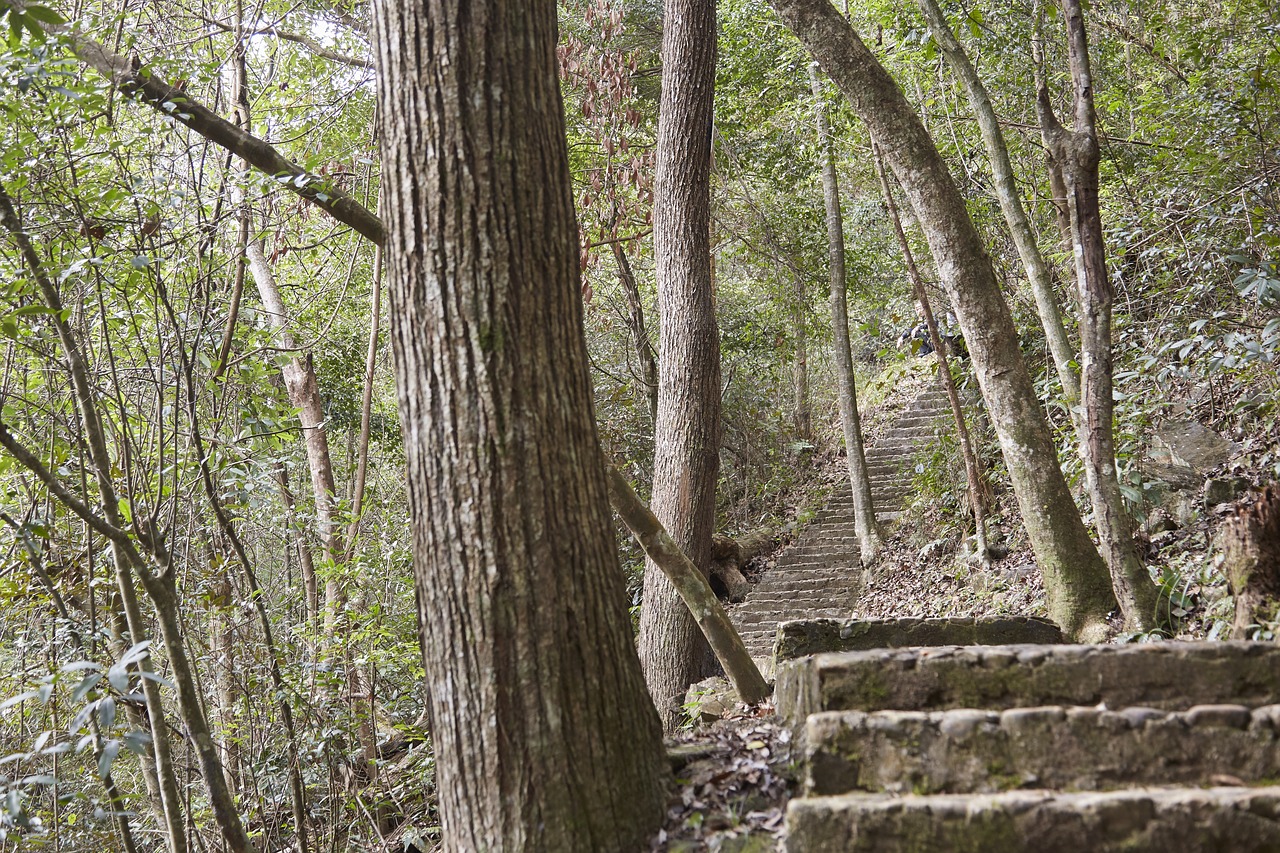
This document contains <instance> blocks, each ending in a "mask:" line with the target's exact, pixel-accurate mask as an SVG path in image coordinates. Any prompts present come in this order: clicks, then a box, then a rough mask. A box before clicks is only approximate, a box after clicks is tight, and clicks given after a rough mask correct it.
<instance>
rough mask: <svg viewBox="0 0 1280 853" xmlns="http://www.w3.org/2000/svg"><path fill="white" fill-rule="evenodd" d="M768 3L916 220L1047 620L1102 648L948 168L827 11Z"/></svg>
mask: <svg viewBox="0 0 1280 853" xmlns="http://www.w3.org/2000/svg"><path fill="white" fill-rule="evenodd" d="M771 2H772V4H773V7H774V8H775V9H776V10H777V11H778V13H779V15H780V16H781V17H782V19H783V21H784V22H785V23H786V24H787V25H788V26H789V27H790V28H791V29H792V30H793V31H794V32H795V33H796V35H798V36H799V37H800V40H801V41H802V42H803V43H804V44H805V45H806V46H807V47H808V48H809V50H810V51H811V52H812V53H813V54H814V56H815V58H817V60H818V62H819V63H820V64H821V65H822V67H823V68H824V69H825V70H826V72H827V74H828V75H830V77H831V78H832V79H833V80H835V82H836V84H837V85H838V86H839V87H840V89H841V90H842V91H843V92H844V94H845V96H846V97H847V98H848V99H849V101H850V104H851V105H852V107H853V109H854V111H855V112H856V113H857V114H858V115H859V116H860V117H861V118H862V120H863V121H864V122H866V124H867V128H868V129H869V130H870V132H871V136H872V137H873V138H874V139H876V140H877V142H879V144H880V146H881V148H882V149H883V151H884V155H885V159H886V161H887V162H888V164H889V166H890V167H891V168H892V169H893V171H894V173H895V174H896V175H897V177H898V181H899V182H900V183H901V184H902V188H903V190H904V192H905V193H906V196H907V198H908V200H909V201H910V202H911V205H912V207H913V208H914V209H915V212H916V216H917V218H918V219H919V220H920V224H921V227H922V228H923V229H924V232H925V237H926V239H927V240H928V243H929V247H930V249H931V250H932V252H933V256H934V259H935V261H936V263H937V267H938V273H939V275H940V276H941V278H942V283H943V286H944V287H945V288H946V290H947V296H948V298H949V299H950V300H951V304H952V306H953V308H954V309H955V311H956V314H957V315H958V317H959V320H960V327H961V330H962V331H963V332H964V336H965V342H966V343H967V344H968V347H969V352H970V355H971V356H972V359H973V365H974V370H975V372H976V373H977V376H978V383H979V385H980V386H981V388H982V393H983V397H984V398H985V400H986V403H987V407H988V410H989V411H990V412H991V417H992V421H993V423H994V425H995V428H996V433H997V435H998V436H999V439H1000V446H1001V450H1002V451H1003V453H1004V458H1005V464H1006V465H1007V467H1008V469H1009V476H1010V479H1011V480H1012V482H1013V487H1014V492H1015V493H1016V495H1017V497H1018V504H1019V506H1020V507H1021V509H1022V516H1023V520H1024V523H1025V524H1026V527H1027V533H1028V537H1029V538H1030V540H1031V544H1032V547H1033V548H1034V550H1035V552H1036V558H1037V562H1038V563H1039V565H1040V570H1041V572H1042V573H1043V575H1044V581H1045V590H1046V593H1047V596H1048V599H1049V602H1048V604H1049V613H1050V615H1051V616H1052V617H1053V618H1054V619H1055V620H1056V621H1057V622H1058V624H1059V625H1060V626H1061V627H1062V628H1063V630H1064V631H1065V632H1066V633H1067V634H1068V635H1070V636H1073V637H1076V638H1078V639H1100V638H1102V637H1103V636H1105V635H1106V633H1107V630H1108V628H1107V623H1106V617H1107V614H1108V613H1109V612H1110V610H1111V608H1112V607H1113V606H1114V605H1115V598H1114V596H1113V594H1112V592H1111V584H1110V580H1109V577H1108V575H1107V569H1106V565H1105V564H1104V563H1103V561H1102V559H1101V557H1100V556H1099V555H1098V551H1097V548H1095V547H1094V545H1093V542H1092V541H1090V539H1089V534H1088V531H1086V530H1085V527H1084V523H1083V522H1082V521H1081V520H1080V514H1079V512H1078V511H1077V510H1076V507H1075V503H1074V501H1073V500H1072V498H1071V492H1070V491H1069V490H1068V489H1067V483H1066V480H1065V479H1064V478H1063V476H1062V469H1061V468H1059V467H1058V459H1057V448H1056V447H1055V446H1054V442H1053V436H1052V435H1051V433H1050V432H1049V427H1048V424H1047V423H1046V422H1045V420H1044V416H1043V414H1042V413H1041V411H1040V402H1039V400H1038V399H1037V397H1036V393H1035V387H1034V386H1033V385H1032V382H1031V376H1030V374H1029V373H1028V372H1027V366H1026V363H1025V362H1024V361H1023V358H1022V353H1021V352H1020V351H1019V349H1018V338H1017V334H1016V333H1015V331H1014V327H1013V318H1012V316H1011V315H1010V313H1009V307H1008V305H1007V304H1005V301H1004V297H1003V296H1002V295H1001V293H1000V288H999V284H998V282H997V281H996V277H995V273H994V271H993V270H992V267H991V259H990V257H989V256H988V255H987V252H986V249H985V247H984V246H983V243H982V238H981V237H980V236H979V235H978V232H977V229H976V228H975V227H974V225H973V222H972V220H971V219H970V218H969V214H968V211H967V209H966V208H965V203H964V198H963V197H962V196H961V194H960V192H959V190H958V188H957V187H956V185H955V182H954V180H953V179H952V177H951V173H950V171H949V170H948V169H947V165H946V162H945V161H944V160H943V159H942V156H941V155H940V154H939V153H938V149H937V147H936V146H935V145H934V143H933V140H932V138H930V136H929V134H928V132H927V131H925V129H924V126H923V125H922V124H921V123H920V119H919V117H918V116H916V114H915V112H914V111H913V110H912V108H911V105H910V104H909V103H907V100H906V98H905V97H904V96H903V95H902V92H901V91H900V90H899V89H898V86H897V84H896V83H895V82H894V80H893V78H892V77H890V76H889V74H888V73H887V72H886V71H885V70H884V68H883V67H882V66H881V65H880V63H879V62H877V61H876V59H875V57H874V56H873V55H872V54H871V52H870V51H869V50H867V47H866V45H864V44H863V43H862V40H861V39H860V38H858V35H857V33H855V32H854V31H853V29H852V28H851V27H850V26H849V24H848V23H847V22H846V21H845V20H844V18H842V17H841V16H840V13H839V12H837V11H836V10H835V9H834V8H833V7H832V6H831V4H830V3H829V2H827V0H771Z"/></svg>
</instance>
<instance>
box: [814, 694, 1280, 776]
mask: <svg viewBox="0 0 1280 853" xmlns="http://www.w3.org/2000/svg"><path fill="white" fill-rule="evenodd" d="M1278 725H1280V705H1267V706H1263V707H1260V708H1255V709H1252V710H1250V709H1249V708H1246V707H1244V706H1242V705H1197V706H1195V707H1192V708H1190V709H1188V710H1186V711H1160V710H1157V709H1154V708H1141V707H1133V708H1124V709H1120V710H1114V711H1111V710H1105V709H1103V708H1100V707H1083V708H1082V707H1066V708H1064V707H1062V706H1056V705H1055V706H1050V707H1043V708H1013V709H1009V710H1005V711H999V712H997V711H975V710H970V709H961V710H953V711H933V712H928V713H925V712H920V711H877V712H875V713H871V714H867V713H864V712H862V711H828V712H826V713H822V714H813V715H811V716H810V717H809V719H808V721H807V722H806V724H805V739H804V741H805V750H806V758H807V762H806V763H807V772H806V778H805V791H806V792H807V793H808V794H818V795H828V794H842V793H846V792H850V791H889V792H895V793H916V794H937V793H950V794H966V793H991V792H995V791H1002V790H1010V789H1014V788H1053V789H1058V790H1100V789H1111V788H1122V787H1135V786H1142V785H1194V784H1198V783H1201V782H1203V781H1205V780H1209V779H1214V778H1219V779H1223V778H1230V779H1232V780H1233V781H1232V784H1243V783H1255V782H1261V781H1264V780H1270V779H1275V778H1277V777H1280V748H1277V747H1278V746H1280V736H1278V734H1277V726H1278Z"/></svg>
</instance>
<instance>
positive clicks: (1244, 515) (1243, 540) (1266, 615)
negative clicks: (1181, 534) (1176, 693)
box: [1219, 486, 1280, 640]
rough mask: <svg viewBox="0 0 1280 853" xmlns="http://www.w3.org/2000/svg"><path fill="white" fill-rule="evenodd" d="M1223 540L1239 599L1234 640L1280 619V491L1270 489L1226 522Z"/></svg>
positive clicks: (1226, 566)
mask: <svg viewBox="0 0 1280 853" xmlns="http://www.w3.org/2000/svg"><path fill="white" fill-rule="evenodd" d="M1219 541H1220V543H1221V546H1222V551H1223V556H1224V559H1223V564H1222V567H1223V570H1224V571H1225V572H1226V575H1227V582H1228V583H1230V585H1231V592H1232V594H1233V595H1234V596H1235V599H1236V616H1235V624H1234V625H1233V626H1232V629H1231V636H1232V638H1233V639H1237V640H1245V639H1248V638H1249V634H1250V629H1252V628H1255V627H1256V626H1258V625H1261V624H1265V623H1268V622H1275V621H1276V620H1277V617H1278V616H1280V489H1277V488H1276V487H1275V486H1268V487H1267V488H1266V491H1264V492H1263V493H1262V495H1261V496H1259V497H1258V498H1257V500H1255V501H1253V502H1252V503H1242V504H1241V506H1240V507H1239V508H1237V509H1236V513H1235V515H1234V516H1232V517H1230V518H1228V519H1227V520H1226V521H1224V522H1223V524H1222V528H1221V532H1220V534H1219Z"/></svg>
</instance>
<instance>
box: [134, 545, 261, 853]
mask: <svg viewBox="0 0 1280 853" xmlns="http://www.w3.org/2000/svg"><path fill="white" fill-rule="evenodd" d="M142 585H143V587H144V588H145V589H146V591H147V596H148V597H149V598H150V599H151V600H152V602H153V603H154V604H155V606H156V616H157V620H158V621H159V623H160V634H161V636H162V637H163V638H164V648H165V652H166V653H167V654H168V657H169V672H170V676H171V678H172V680H173V684H174V686H175V687H176V688H177V694H178V710H179V711H180V712H181V714H182V722H183V723H185V724H186V728H187V737H188V738H189V739H190V746H191V749H192V751H193V752H194V753H195V755H196V764H197V766H198V767H199V770H200V777H201V778H202V779H203V780H204V784H205V787H206V788H208V794H209V805H210V808H211V809H212V811H213V817H214V821H215V822H216V823H217V824H218V828H219V829H220V830H222V837H223V840H224V841H225V842H226V844H227V847H228V849H230V850H231V851H232V852H233V853H251V851H253V850H254V846H253V844H251V843H250V841H249V836H248V835H246V834H245V831H244V825H243V824H242V823H241V821H240V812H239V810H238V809H237V808H236V804H235V798H234V797H232V796H231V791H230V789H229V788H228V787H227V778H226V775H225V774H224V773H223V769H222V761H221V759H220V758H219V757H218V747H217V744H216V743H214V740H213V733H212V732H211V731H210V729H209V720H208V718H207V717H206V716H205V713H204V705H203V704H202V703H201V701H200V694H199V691H198V690H197V688H196V678H195V671H194V670H193V669H192V667H191V658H190V657H189V656H188V655H187V652H186V640H185V639H184V638H183V636H182V622H181V619H180V618H179V616H178V612H179V610H180V607H181V605H180V603H179V602H180V599H179V596H178V587H177V584H176V582H175V580H174V576H173V573H172V572H171V571H170V570H169V567H168V566H167V565H166V566H163V567H162V569H161V572H160V573H159V574H149V573H143V574H142ZM152 734H154V732H153V733H152Z"/></svg>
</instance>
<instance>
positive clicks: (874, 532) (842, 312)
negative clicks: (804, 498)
mask: <svg viewBox="0 0 1280 853" xmlns="http://www.w3.org/2000/svg"><path fill="white" fill-rule="evenodd" d="M809 85H810V86H811V87H812V89H813V101H814V110H815V115H816V119H817V122H818V144H819V145H820V146H821V150H822V153H821V156H822V195H823V199H824V200H825V202H826V208H827V263H828V269H829V271H830V275H831V328H832V331H833V332H834V335H833V336H832V337H833V341H832V353H833V355H834V356H835V364H836V384H837V390H838V392H839V395H840V397H839V404H840V425H841V426H842V427H843V428H844V448H845V463H846V465H847V466H848V469H849V486H850V488H851V489H852V490H853V526H854V530H855V532H856V533H857V534H858V553H859V555H860V559H861V561H862V564H863V565H864V566H866V565H870V564H871V563H873V562H875V560H876V558H877V557H878V556H879V555H880V551H881V550H882V549H883V548H884V539H883V538H882V536H881V533H880V524H879V523H878V522H877V521H876V510H875V505H874V504H873V502H872V499H871V476H870V474H868V473H867V456H866V448H865V446H864V444H863V442H862V417H861V415H860V414H859V412H858V396H857V391H856V389H855V387H854V374H853V351H852V348H851V347H850V344H849V305H848V300H847V295H846V291H847V288H848V278H847V275H846V272H845V266H844V212H843V210H842V209H841V207H840V181H839V179H838V177H837V176H836V159H835V152H834V151H832V148H831V129H830V127H829V126H828V124H827V107H826V97H825V95H824V93H823V91H822V89H823V86H822V77H821V72H820V71H819V69H818V64H817V63H816V62H814V63H810V65H809Z"/></svg>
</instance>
